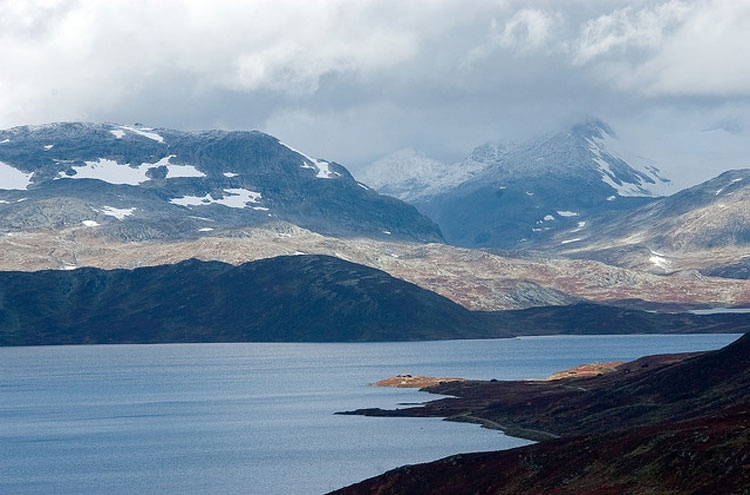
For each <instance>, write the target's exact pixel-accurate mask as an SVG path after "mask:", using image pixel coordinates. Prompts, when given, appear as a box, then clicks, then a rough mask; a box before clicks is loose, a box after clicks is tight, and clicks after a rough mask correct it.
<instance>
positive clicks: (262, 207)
mask: <svg viewBox="0 0 750 495" xmlns="http://www.w3.org/2000/svg"><path fill="white" fill-rule="evenodd" d="M253 210H260V211H268V210H269V209H268V208H266V207H265V206H253Z"/></svg>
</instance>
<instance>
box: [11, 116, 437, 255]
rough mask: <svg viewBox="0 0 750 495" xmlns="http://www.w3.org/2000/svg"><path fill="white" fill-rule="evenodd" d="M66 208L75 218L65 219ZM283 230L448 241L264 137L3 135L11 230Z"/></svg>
mask: <svg viewBox="0 0 750 495" xmlns="http://www.w3.org/2000/svg"><path fill="white" fill-rule="evenodd" d="M61 199H66V200H68V203H65V204H73V203H74V204H75V207H74V208H73V209H72V210H70V209H69V210H65V211H62V210H61V211H57V210H56V206H55V205H57V206H59V205H61V204H62V203H60V202H59V200H61ZM70 201H73V203H70ZM279 220H282V221H287V222H290V223H293V224H295V225H300V226H303V227H305V228H308V229H310V230H314V231H317V232H320V233H328V234H331V235H351V234H363V235H368V236H375V237H379V238H381V237H384V236H388V238H402V239H409V240H429V241H439V240H441V236H440V233H439V230H438V229H437V227H436V226H435V225H434V224H433V223H432V222H431V221H430V220H429V219H427V218H425V217H424V216H422V215H420V214H419V212H417V211H416V209H414V208H413V207H411V206H409V205H406V204H403V203H401V202H399V201H396V200H394V199H392V198H387V197H383V196H380V195H378V194H376V193H374V192H373V191H372V190H370V189H369V188H367V187H365V186H364V185H362V184H359V183H357V182H356V181H355V180H354V178H353V177H352V176H351V174H350V173H349V171H348V170H347V169H346V168H345V167H343V166H342V165H339V164H337V163H334V162H331V161H327V160H324V159H319V158H313V157H311V156H309V155H307V154H305V153H303V152H301V151H299V150H296V149H294V148H292V147H291V146H289V145H287V144H284V143H282V142H280V141H279V140H278V139H276V138H275V137H273V136H270V135H268V134H264V133H262V132H259V131H216V130H214V131H179V130H172V129H165V128H155V127H149V126H144V125H142V124H138V123H137V124H116V123H88V122H64V123H56V124H49V125H43V126H21V127H15V128H12V129H6V130H0V231H2V230H19V229H36V228H39V229H46V228H59V227H69V226H73V225H75V226H79V227H80V225H84V226H85V227H87V228H92V229H97V230H98V231H101V232H106V233H108V235H114V236H116V237H125V238H127V239H139V240H141V239H151V238H153V237H154V236H156V237H162V236H168V237H172V236H177V237H185V236H199V235H203V234H202V233H204V232H213V231H215V230H220V229H231V228H239V227H245V226H253V225H259V224H265V223H267V222H271V221H279ZM425 229H426V230H425ZM206 235H210V234H206Z"/></svg>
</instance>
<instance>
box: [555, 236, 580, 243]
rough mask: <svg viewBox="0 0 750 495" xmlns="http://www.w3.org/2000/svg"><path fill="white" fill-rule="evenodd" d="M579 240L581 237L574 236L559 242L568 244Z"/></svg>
mask: <svg viewBox="0 0 750 495" xmlns="http://www.w3.org/2000/svg"><path fill="white" fill-rule="evenodd" d="M580 240H581V237H576V238H575V239H567V240H564V241H560V244H570V243H571V242H578V241H580Z"/></svg>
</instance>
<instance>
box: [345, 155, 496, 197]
mask: <svg viewBox="0 0 750 495" xmlns="http://www.w3.org/2000/svg"><path fill="white" fill-rule="evenodd" d="M484 167H485V164H484V163H481V162H478V161H474V160H467V161H465V162H462V163H459V164H454V165H448V164H446V163H443V162H439V161H437V160H433V159H432V158H429V157H427V156H425V154H424V153H421V152H418V151H414V150H413V149H410V148H408V149H404V150H400V151H397V152H395V153H392V154H390V155H388V156H385V157H383V158H381V159H380V160H377V161H375V162H373V163H372V164H371V165H370V166H369V167H368V168H367V169H366V170H364V172H362V174H361V176H360V179H361V180H362V182H364V183H365V184H368V185H369V186H370V187H372V188H374V189H375V190H377V191H378V192H379V193H380V194H385V195H388V196H393V197H394V198H398V199H401V200H403V201H407V202H410V203H411V202H415V201H419V200H424V199H425V198H429V197H432V196H434V195H436V194H438V193H442V192H445V191H448V190H450V189H452V188H454V187H456V186H458V185H459V184H461V183H463V182H466V181H467V180H469V179H470V178H471V177H473V176H474V175H476V174H477V173H478V172H480V171H481V170H482V169H484Z"/></svg>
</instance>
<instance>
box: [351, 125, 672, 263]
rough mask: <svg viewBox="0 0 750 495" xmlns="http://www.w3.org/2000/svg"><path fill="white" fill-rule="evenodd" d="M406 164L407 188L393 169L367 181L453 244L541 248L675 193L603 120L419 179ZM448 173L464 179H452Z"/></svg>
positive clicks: (489, 147)
mask: <svg viewBox="0 0 750 495" xmlns="http://www.w3.org/2000/svg"><path fill="white" fill-rule="evenodd" d="M401 167H402V168H403V169H405V170H404V172H403V174H402V181H401V182H400V183H398V182H397V180H396V179H395V178H394V176H396V177H397V174H395V173H394V172H392V171H393V170H394V169H396V167H395V166H394V165H390V166H389V168H388V170H389V172H390V173H387V174H386V173H385V172H384V171H382V170H381V169H382V168H384V167H383V166H382V165H379V166H376V167H373V169H371V170H370V171H368V172H367V173H365V174H364V175H363V176H364V177H370V179H371V180H372V179H373V176H374V178H376V180H374V182H373V183H374V184H377V185H379V186H380V187H381V188H383V189H382V190H383V191H386V190H388V191H396V192H397V193H398V194H399V195H400V197H403V198H406V199H407V200H409V201H411V202H412V203H413V204H415V205H416V206H417V207H418V208H419V209H420V211H422V212H423V213H425V214H427V215H428V216H429V217H430V218H432V219H433V220H435V221H436V222H437V223H438V225H440V228H441V230H442V232H443V234H444V236H445V239H446V240H447V241H448V242H449V243H451V244H455V245H458V246H464V247H494V248H502V249H530V248H534V247H535V246H537V245H539V244H540V243H544V242H545V241H547V240H548V239H550V238H551V237H552V236H554V235H555V234H556V233H558V232H562V231H570V230H576V231H577V232H583V233H585V231H586V229H587V226H588V223H589V221H590V219H591V218H594V217H598V216H609V215H618V214H621V213H622V212H623V211H629V210H630V209H632V208H635V207H637V206H640V205H643V204H646V203H648V202H649V201H650V198H651V197H655V196H662V195H665V194H667V193H669V192H671V183H670V182H669V181H668V180H667V179H664V178H663V177H662V176H661V175H660V172H659V170H658V169H657V168H656V167H655V166H654V165H653V164H652V163H650V162H649V161H647V160H645V159H642V158H640V157H637V156H635V155H633V154H632V153H629V152H628V151H627V150H626V149H624V146H623V145H622V143H621V142H620V141H619V140H618V138H617V136H616V134H615V132H614V131H613V130H612V129H611V128H610V127H609V126H608V125H607V124H605V123H604V122H601V121H599V120H591V121H587V122H583V123H581V124H578V125H575V126H573V127H571V128H570V129H565V130H563V131H562V132H560V133H558V134H555V135H552V136H546V137H544V138H542V139H538V140H533V141H530V142H527V143H524V144H521V145H499V144H496V143H489V144H486V145H483V146H480V147H478V148H476V149H475V150H474V151H473V152H472V154H471V155H470V156H469V157H468V158H467V159H466V160H464V161H462V162H460V163H458V164H454V165H452V166H450V167H444V168H440V167H432V168H431V169H430V171H431V172H432V176H430V174H420V175H419V177H418V179H416V180H415V178H414V177H413V175H414V174H413V173H410V172H409V171H408V169H409V168H410V167H411V168H415V166H414V164H413V163H411V162H410V161H409V160H404V162H403V163H402V164H401ZM417 168H418V167H417ZM444 169H445V170H449V171H452V173H453V175H451V176H450V177H460V178H461V180H462V182H460V183H459V184H456V182H457V181H448V180H446V179H445V177H446V174H447V172H444V171H443V170H444ZM384 176H385V177H386V179H384V178H383V177H384Z"/></svg>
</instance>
